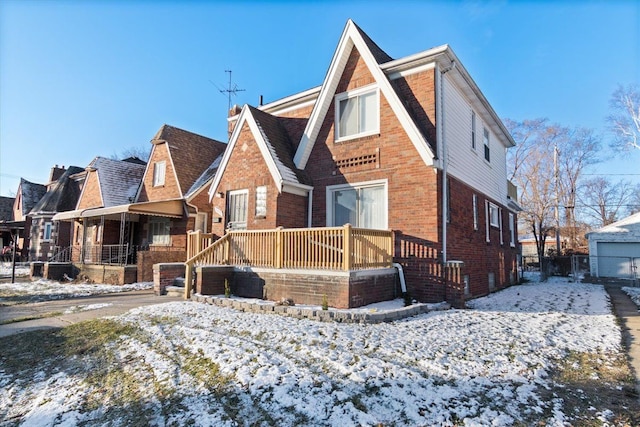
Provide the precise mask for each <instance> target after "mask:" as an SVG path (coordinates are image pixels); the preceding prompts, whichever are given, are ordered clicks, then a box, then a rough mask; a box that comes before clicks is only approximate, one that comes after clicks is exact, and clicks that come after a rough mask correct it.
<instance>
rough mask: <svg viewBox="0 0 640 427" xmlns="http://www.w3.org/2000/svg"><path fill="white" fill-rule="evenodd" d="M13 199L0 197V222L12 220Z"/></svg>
mask: <svg viewBox="0 0 640 427" xmlns="http://www.w3.org/2000/svg"><path fill="white" fill-rule="evenodd" d="M15 200H16V199H15V197H5V196H0V221H12V220H13V202H15Z"/></svg>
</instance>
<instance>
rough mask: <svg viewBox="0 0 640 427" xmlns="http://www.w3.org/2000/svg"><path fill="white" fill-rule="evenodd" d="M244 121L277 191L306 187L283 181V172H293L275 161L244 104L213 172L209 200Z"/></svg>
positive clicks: (220, 177) (290, 173) (287, 173)
mask: <svg viewBox="0 0 640 427" xmlns="http://www.w3.org/2000/svg"><path fill="white" fill-rule="evenodd" d="M245 123H247V124H248V125H249V130H250V131H251V133H252V135H253V137H254V139H255V141H256V143H257V144H258V148H259V149H260V153H262V158H263V159H264V161H265V163H266V164H267V168H268V169H269V173H271V177H272V178H273V182H274V183H275V184H276V187H277V188H278V192H282V191H283V190H285V191H286V190H287V189H288V188H299V187H306V186H302V184H299V183H298V182H297V179H296V181H291V180H286V181H285V179H284V178H283V173H284V174H285V175H289V176H291V175H293V174H294V172H293V171H291V170H290V169H289V168H287V167H286V166H284V165H283V164H282V163H281V162H280V160H279V159H278V160H277V162H276V159H274V156H276V154H275V152H272V151H271V148H270V147H271V145H270V144H269V143H267V141H266V140H265V136H264V133H263V132H262V129H261V128H260V126H258V123H257V122H256V120H255V117H253V114H251V111H250V110H249V107H248V106H247V105H245V106H244V107H243V108H242V111H241V112H240V115H239V117H238V123H237V124H236V126H235V128H234V129H233V133H232V134H231V139H230V140H229V145H228V146H227V149H226V150H225V152H224V156H223V158H222V161H221V162H220V167H219V168H218V170H217V172H216V174H215V177H214V179H213V182H212V183H211V187H210V188H209V201H211V200H212V199H213V196H214V194H215V192H216V189H217V188H218V185H220V180H221V179H222V175H223V174H224V171H225V170H226V168H227V164H228V163H229V159H230V158H231V153H232V152H233V150H234V148H235V146H236V144H237V142H238V138H239V137H240V132H241V131H242V127H243V126H244V124H245ZM280 168H282V169H283V170H281V169H280ZM285 184H288V185H287V186H286V187H285V186H284V185H285ZM309 188H311V187H309Z"/></svg>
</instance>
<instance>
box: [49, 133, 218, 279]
mask: <svg viewBox="0 0 640 427" xmlns="http://www.w3.org/2000/svg"><path fill="white" fill-rule="evenodd" d="M151 144H152V145H153V146H152V150H151V154H150V158H149V161H148V163H147V162H143V161H140V160H139V159H136V158H133V159H125V160H112V159H105V158H102V157H97V158H96V159H94V161H92V162H91V164H90V165H89V167H87V178H86V184H85V186H84V188H83V191H82V194H81V196H80V199H79V200H78V204H77V206H76V209H75V210H74V211H72V212H67V213H63V214H59V215H56V217H55V219H57V220H66V221H74V223H75V225H74V232H73V234H74V241H73V243H72V245H75V246H76V247H78V248H79V249H78V250H76V251H74V258H73V260H74V261H75V262H77V263H80V264H85V265H87V264H102V265H109V264H110V265H117V266H128V267H129V270H128V272H127V273H126V274H125V275H124V276H122V275H120V276H118V277H117V281H122V280H127V281H133V280H136V281H151V280H153V271H152V266H153V264H155V263H161V262H175V261H184V260H185V257H186V236H187V231H188V230H195V229H200V230H201V231H207V230H206V227H207V224H208V223H209V221H210V218H211V212H212V206H211V204H210V203H209V202H208V195H207V191H206V190H207V188H208V185H209V184H210V182H211V179H212V178H213V174H214V173H215V170H216V168H217V163H216V159H217V158H218V157H220V156H221V155H222V153H223V152H224V149H225V147H226V144H224V143H221V142H218V141H215V140H212V139H209V138H206V137H203V136H200V135H197V134H194V133H191V132H188V131H185V130H182V129H178V128H176V127H172V126H168V125H164V126H162V127H161V129H160V130H159V131H158V132H157V134H156V135H155V136H154V138H153V139H152V140H151ZM218 162H219V161H218ZM132 267H136V269H135V271H134V269H133V268H132ZM89 270H90V268H89V267H86V266H85V267H84V271H89ZM132 271H134V273H135V274H134V273H131V272H132ZM118 274H119V273H118ZM123 277H124V278H123ZM94 280H95V279H94ZM114 280H116V279H114Z"/></svg>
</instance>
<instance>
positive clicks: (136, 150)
mask: <svg viewBox="0 0 640 427" xmlns="http://www.w3.org/2000/svg"><path fill="white" fill-rule="evenodd" d="M150 155H151V148H150V146H147V145H145V146H138V147H131V148H127V149H124V150H122V151H121V152H120V154H115V153H114V154H112V155H111V158H112V159H113V160H123V159H128V158H131V157H137V158H138V159H140V160H142V161H144V162H146V161H147V160H149V156H150Z"/></svg>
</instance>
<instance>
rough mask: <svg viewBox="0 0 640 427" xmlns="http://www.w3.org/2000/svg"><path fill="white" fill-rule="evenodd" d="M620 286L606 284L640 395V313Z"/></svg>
mask: <svg viewBox="0 0 640 427" xmlns="http://www.w3.org/2000/svg"><path fill="white" fill-rule="evenodd" d="M621 288H622V286H621V285H616V284H606V285H605V289H606V290H607V292H608V293H609V296H610V297H611V304H612V305H613V311H614V313H615V314H616V316H618V318H619V319H620V324H621V327H622V339H623V342H624V345H625V346H626V348H627V352H628V354H629V362H630V364H631V368H632V369H633V371H634V373H635V375H636V390H637V391H638V394H639V395H640V311H639V310H638V306H636V305H635V304H634V303H633V301H631V298H629V296H628V295H627V294H626V293H624V292H623V291H622V289H621Z"/></svg>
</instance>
